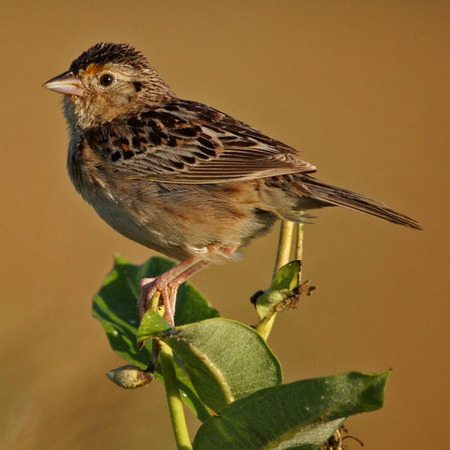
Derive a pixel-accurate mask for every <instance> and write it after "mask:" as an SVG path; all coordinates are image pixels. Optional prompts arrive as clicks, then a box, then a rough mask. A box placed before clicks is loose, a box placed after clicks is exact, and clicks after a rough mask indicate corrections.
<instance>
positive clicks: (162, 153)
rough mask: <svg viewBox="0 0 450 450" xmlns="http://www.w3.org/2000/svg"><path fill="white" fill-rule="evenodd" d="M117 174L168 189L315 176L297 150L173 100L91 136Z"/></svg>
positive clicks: (216, 114)
mask: <svg viewBox="0 0 450 450" xmlns="http://www.w3.org/2000/svg"><path fill="white" fill-rule="evenodd" d="M86 138H87V140H88V143H89V145H90V146H91V147H92V148H95V149H96V150H97V151H99V152H101V153H102V157H103V158H106V159H109V160H110V161H111V163H112V164H114V168H115V170H116V171H120V172H123V173H124V174H125V175H126V176H128V177H131V178H135V179H148V180H155V181H163V182H165V183H182V184H183V183H184V184H200V183H221V182H229V181H238V180H250V179H255V178H264V177H269V176H275V175H283V174H288V173H299V172H302V173H309V172H314V171H315V167H314V166H313V165H311V164H309V163H307V162H305V161H302V160H301V159H300V157H299V155H298V152H297V151H296V150H294V149H293V148H291V147H289V146H287V145H286V144H283V143H282V142H279V141H276V140H274V139H272V138H269V137H267V136H265V135H264V134H262V133H260V132H259V131H257V130H254V129H253V128H251V127H250V126H248V125H246V124H244V123H243V122H240V121H238V120H236V119H233V118H232V117H230V116H228V115H226V114H224V113H222V112H220V111H217V110H215V109H213V108H210V107H208V106H206V105H202V104H200V103H195V102H190V101H186V100H173V101H171V102H170V103H168V104H166V105H164V106H161V107H159V108H156V109H149V110H146V111H143V112H142V113H140V114H139V115H138V116H133V117H128V118H127V119H126V120H121V121H120V122H119V121H116V122H113V123H111V124H106V125H104V126H103V127H101V128H96V129H94V130H90V132H88V133H86Z"/></svg>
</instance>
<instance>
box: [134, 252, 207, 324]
mask: <svg viewBox="0 0 450 450" xmlns="http://www.w3.org/2000/svg"><path fill="white" fill-rule="evenodd" d="M207 264H209V263H208V261H202V260H200V261H199V257H198V256H191V257H190V258H188V259H186V260H185V261H183V262H181V263H180V264H178V265H176V266H175V267H173V268H172V269H170V270H168V271H167V272H164V273H163V274H161V275H158V276H157V277H155V278H143V279H142V280H141V283H140V287H141V296H140V298H139V301H138V304H137V309H138V313H139V317H140V318H141V319H142V317H143V315H144V313H145V311H146V310H147V309H148V308H149V307H150V303H151V300H152V297H153V296H154V295H155V293H156V292H157V291H159V292H160V293H161V297H162V301H163V305H164V308H165V314H164V317H165V319H166V320H167V321H168V322H169V323H170V324H171V325H174V317H175V305H176V296H177V291H178V288H179V287H180V285H181V284H182V283H183V282H184V281H186V280H187V278H189V277H190V276H191V275H193V274H194V273H195V272H198V271H199V270H200V269H202V268H203V267H205V266H206V265H207Z"/></svg>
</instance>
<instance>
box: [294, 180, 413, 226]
mask: <svg viewBox="0 0 450 450" xmlns="http://www.w3.org/2000/svg"><path fill="white" fill-rule="evenodd" d="M298 181H299V182H300V184H301V190H302V191H303V192H302V195H305V193H304V192H305V191H307V192H308V193H309V195H308V196H310V197H312V198H313V199H315V200H319V201H320V202H324V203H326V204H329V205H337V206H344V207H346V208H350V209H355V210H357V211H362V212H364V213H367V214H371V215H372V216H376V217H380V218H381V219H384V220H387V221H389V222H393V223H396V224H398V225H403V226H405V227H408V228H412V229H414V230H421V229H422V227H421V226H420V225H419V224H418V223H417V221H415V220H414V219H411V218H410V217H408V216H405V215H404V214H400V213H398V212H396V211H394V210H393V209H391V208H389V207H388V206H386V205H384V204H383V203H380V202H378V201H376V200H373V199H371V198H369V197H366V196H364V195H361V194H357V193H356V192H352V191H349V190H347V189H342V188H340V187H336V186H331V185H329V184H326V183H323V182H321V181H319V180H316V179H315V178H312V177H310V176H309V175H301V176H300V177H299V178H298Z"/></svg>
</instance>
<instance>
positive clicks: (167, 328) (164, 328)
mask: <svg viewBox="0 0 450 450" xmlns="http://www.w3.org/2000/svg"><path fill="white" fill-rule="evenodd" d="M172 331H173V328H172V326H171V325H170V323H169V322H167V320H166V319H164V317H161V316H160V315H159V314H158V313H157V312H156V311H152V310H148V311H146V313H145V314H144V317H142V321H141V324H140V325H139V328H138V330H137V336H138V342H141V341H142V340H144V339H148V338H151V337H156V336H159V335H161V334H170V333H171V332H172ZM140 336H144V337H143V338H141V337H140Z"/></svg>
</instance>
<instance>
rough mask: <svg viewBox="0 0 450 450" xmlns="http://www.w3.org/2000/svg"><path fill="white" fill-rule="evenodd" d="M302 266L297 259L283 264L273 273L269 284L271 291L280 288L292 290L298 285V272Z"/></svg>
mask: <svg viewBox="0 0 450 450" xmlns="http://www.w3.org/2000/svg"><path fill="white" fill-rule="evenodd" d="M301 267H302V263H301V261H299V260H294V261H291V262H289V263H287V264H285V265H284V266H283V267H282V268H281V269H280V270H279V271H278V272H277V274H276V275H275V277H274V278H273V280H272V284H271V285H270V290H271V291H278V290H281V289H288V290H289V291H293V290H294V289H295V288H296V287H298V274H299V272H300V269H301Z"/></svg>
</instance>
